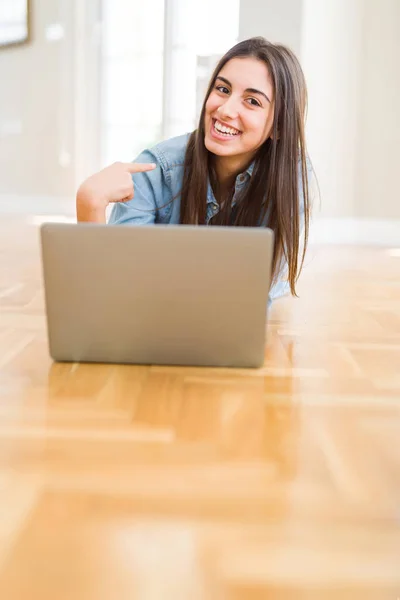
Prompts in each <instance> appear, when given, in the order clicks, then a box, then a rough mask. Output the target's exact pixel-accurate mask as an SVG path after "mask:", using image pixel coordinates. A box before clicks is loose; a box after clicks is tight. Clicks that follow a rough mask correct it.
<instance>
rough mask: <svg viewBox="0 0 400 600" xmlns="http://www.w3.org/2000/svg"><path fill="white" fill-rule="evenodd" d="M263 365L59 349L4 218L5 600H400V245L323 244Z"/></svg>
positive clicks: (24, 244) (25, 253)
mask: <svg viewBox="0 0 400 600" xmlns="http://www.w3.org/2000/svg"><path fill="white" fill-rule="evenodd" d="M299 293H300V299H298V300H292V299H290V298H287V299H282V300H280V301H277V302H276V303H275V305H274V306H273V308H272V310H271V312H270V322H269V330H268V344H267V348H266V353H265V365H264V368H262V369H261V370H257V371H246V370H235V371H230V370H222V369H215V370H213V369H199V368H176V367H174V368H166V367H135V366H118V365H115V366H114V365H77V364H71V365H65V364H64V365H61V364H53V363H52V362H51V360H50V359H49V357H48V354H47V340H46V329H45V320H44V310H43V292H42V285H41V266H40V262H39V253H38V231H37V228H36V227H34V226H32V225H29V224H27V223H26V222H24V221H22V220H21V219H17V220H14V219H13V218H12V217H7V218H4V217H3V218H2V221H1V225H0V598H1V600H56V599H57V600H136V599H137V600H158V599H160V600H199V599H202V600H203V599H207V600H220V599H224V600H261V599H262V600H270V599H273V600H294V599H296V600H331V599H335V600H336V599H339V600H358V599H360V600H361V599H362V600H397V599H398V598H399V597H400V444H399V439H400V258H399V257H398V256H391V255H390V253H389V252H388V250H386V249H383V248H350V247H321V248H313V249H312V250H311V251H310V253H309V256H308V260H307V266H306V269H305V272H304V274H303V276H302V280H301V285H300V287H299Z"/></svg>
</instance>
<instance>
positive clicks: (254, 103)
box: [247, 98, 261, 106]
mask: <svg viewBox="0 0 400 600" xmlns="http://www.w3.org/2000/svg"><path fill="white" fill-rule="evenodd" d="M247 100H248V101H249V104H251V105H252V106H261V104H260V103H259V101H258V100H256V99H255V98H247Z"/></svg>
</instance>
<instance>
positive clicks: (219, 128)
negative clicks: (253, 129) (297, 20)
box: [214, 121, 240, 135]
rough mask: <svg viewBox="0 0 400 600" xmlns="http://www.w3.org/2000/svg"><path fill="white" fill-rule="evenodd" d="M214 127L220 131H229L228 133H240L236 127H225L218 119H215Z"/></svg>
mask: <svg viewBox="0 0 400 600" xmlns="http://www.w3.org/2000/svg"><path fill="white" fill-rule="evenodd" d="M214 127H215V129H216V130H217V131H220V132H221V133H229V135H237V134H238V133H240V132H239V131H238V130H237V129H232V127H225V125H222V123H220V122H219V121H215V124H214Z"/></svg>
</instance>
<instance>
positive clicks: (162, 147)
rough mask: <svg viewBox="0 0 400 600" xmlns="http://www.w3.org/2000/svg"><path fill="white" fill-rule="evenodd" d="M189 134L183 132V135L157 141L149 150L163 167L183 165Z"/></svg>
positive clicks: (169, 167)
mask: <svg viewBox="0 0 400 600" xmlns="http://www.w3.org/2000/svg"><path fill="white" fill-rule="evenodd" d="M190 135H191V134H190V133H185V134H184V135H179V136H176V137H173V138H169V139H168V140H164V141H162V142H159V143H158V144H156V145H155V146H153V147H152V148H150V152H151V154H152V155H153V156H154V157H155V158H156V159H157V160H158V161H159V162H160V163H161V165H162V167H163V168H164V169H171V168H173V167H183V164H184V162H185V154H186V147H187V144H188V141H189V137H190Z"/></svg>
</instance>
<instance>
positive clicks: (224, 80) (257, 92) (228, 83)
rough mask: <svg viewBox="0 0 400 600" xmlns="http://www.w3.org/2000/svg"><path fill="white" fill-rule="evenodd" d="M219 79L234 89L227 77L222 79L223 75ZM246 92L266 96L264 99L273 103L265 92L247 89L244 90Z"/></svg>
mask: <svg viewBox="0 0 400 600" xmlns="http://www.w3.org/2000/svg"><path fill="white" fill-rule="evenodd" d="M217 79H220V80H221V81H223V82H224V83H226V84H227V85H229V87H232V84H231V82H230V81H229V80H228V79H225V77H221V75H218V76H217ZM244 91H245V92H250V93H251V94H261V96H264V98H265V99H266V100H267V101H268V102H269V103H271V100H270V99H269V98H268V96H267V94H264V92H261V91H260V90H256V89H255V88H247V89H246V90H244Z"/></svg>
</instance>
